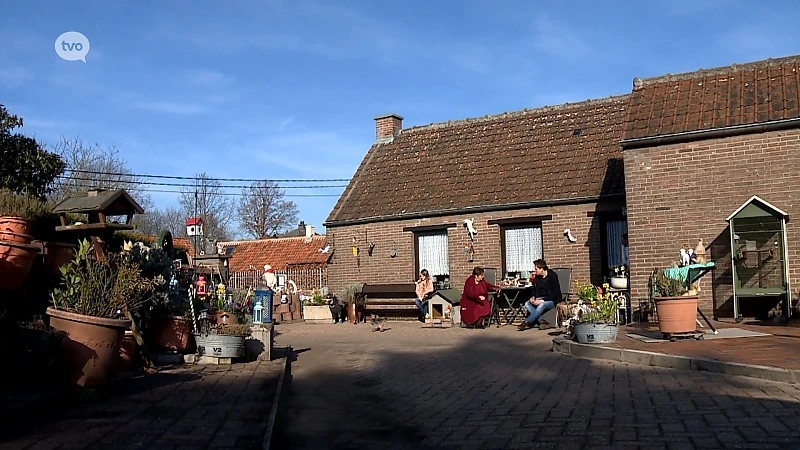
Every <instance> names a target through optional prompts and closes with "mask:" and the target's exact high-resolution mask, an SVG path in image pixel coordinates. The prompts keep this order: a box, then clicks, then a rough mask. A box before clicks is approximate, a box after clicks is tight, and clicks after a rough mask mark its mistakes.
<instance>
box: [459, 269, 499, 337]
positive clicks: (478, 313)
mask: <svg viewBox="0 0 800 450" xmlns="http://www.w3.org/2000/svg"><path fill="white" fill-rule="evenodd" d="M497 289H498V288H497V286H495V285H493V284H491V283H489V282H487V281H486V280H485V279H484V275H483V268H482V267H476V268H474V269H472V275H470V277H469V278H467V282H466V283H464V292H463V294H461V323H462V324H464V325H470V326H476V325H483V321H484V319H486V318H487V317H489V316H491V315H492V303H491V301H490V300H489V291H497Z"/></svg>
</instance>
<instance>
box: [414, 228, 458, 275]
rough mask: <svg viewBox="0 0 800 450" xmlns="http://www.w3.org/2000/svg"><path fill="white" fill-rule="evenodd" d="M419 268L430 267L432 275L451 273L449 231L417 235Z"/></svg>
mask: <svg viewBox="0 0 800 450" xmlns="http://www.w3.org/2000/svg"><path fill="white" fill-rule="evenodd" d="M417 249H418V251H419V269H420V270H422V269H428V273H430V275H431V276H432V277H435V276H440V275H450V264H449V263H448V258H447V254H448V253H447V232H443V233H436V234H420V235H419V236H417Z"/></svg>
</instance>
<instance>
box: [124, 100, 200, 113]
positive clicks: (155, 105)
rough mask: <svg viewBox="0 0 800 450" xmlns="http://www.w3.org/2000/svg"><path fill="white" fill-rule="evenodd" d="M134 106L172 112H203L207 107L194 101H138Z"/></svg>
mask: <svg viewBox="0 0 800 450" xmlns="http://www.w3.org/2000/svg"><path fill="white" fill-rule="evenodd" d="M133 107H134V108H138V109H145V110H148V111H155V112H163V113H170V114H186V115H191V114H201V113H204V112H206V111H207V109H206V108H205V107H204V106H202V105H198V104H192V103H177V102H168V101H167V102H136V103H134V104H133Z"/></svg>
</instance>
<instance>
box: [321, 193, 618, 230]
mask: <svg viewBox="0 0 800 450" xmlns="http://www.w3.org/2000/svg"><path fill="white" fill-rule="evenodd" d="M615 198H625V193H624V192H619V193H616V194H605V195H594V196H591V197H573V198H564V199H558V200H540V201H534V202H519V203H505V204H502V205H483V206H469V207H466V208H451V209H439V210H436V211H420V212H413V213H406V214H392V215H387V216H374V217H365V218H360V219H351V220H332V221H329V222H324V223H323V225H324V226H325V227H340V226H346V225H362V224H367V223H375V222H389V221H395V220H407V219H425V218H431V217H441V216H452V215H456V214H475V213H484V212H494V211H509V210H514V209H528V208H541V207H545V206H560V205H579V204H582V203H593V202H597V201H600V200H607V199H608V200H610V199H615Z"/></svg>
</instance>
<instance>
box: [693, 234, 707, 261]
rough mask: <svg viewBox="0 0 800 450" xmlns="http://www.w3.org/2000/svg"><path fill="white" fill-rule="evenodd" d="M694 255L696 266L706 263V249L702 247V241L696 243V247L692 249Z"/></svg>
mask: <svg viewBox="0 0 800 450" xmlns="http://www.w3.org/2000/svg"><path fill="white" fill-rule="evenodd" d="M694 254H695V255H696V257H697V264H705V263H706V247H705V246H704V245H703V240H702V239H700V240H699V241H697V247H695V249H694Z"/></svg>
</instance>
